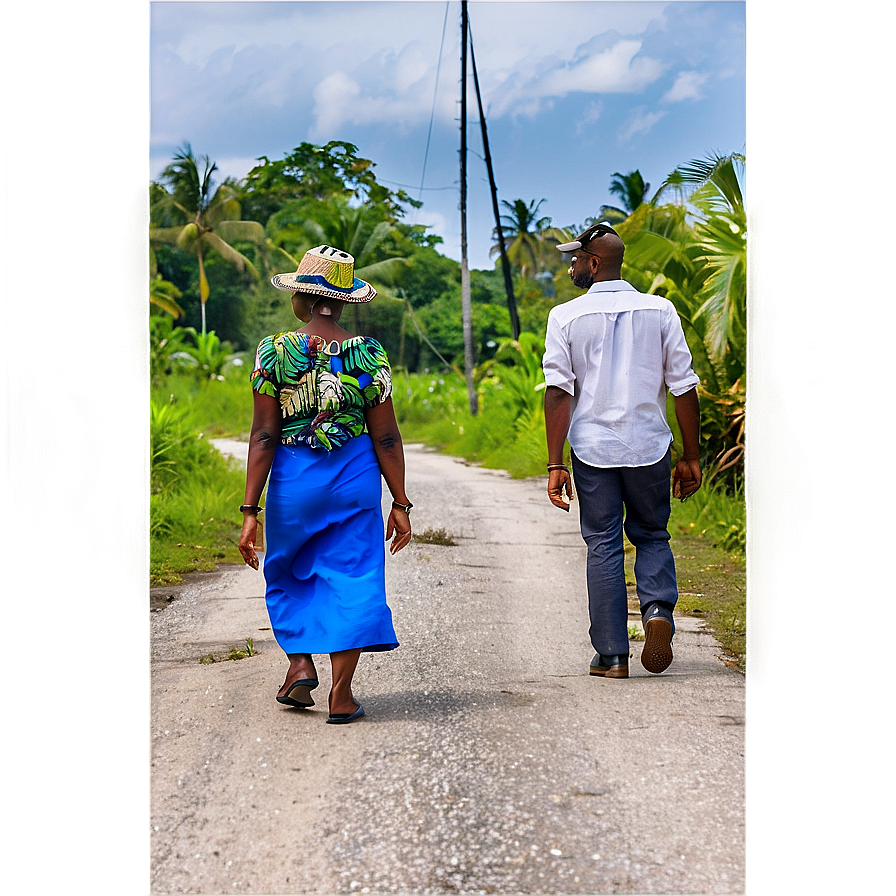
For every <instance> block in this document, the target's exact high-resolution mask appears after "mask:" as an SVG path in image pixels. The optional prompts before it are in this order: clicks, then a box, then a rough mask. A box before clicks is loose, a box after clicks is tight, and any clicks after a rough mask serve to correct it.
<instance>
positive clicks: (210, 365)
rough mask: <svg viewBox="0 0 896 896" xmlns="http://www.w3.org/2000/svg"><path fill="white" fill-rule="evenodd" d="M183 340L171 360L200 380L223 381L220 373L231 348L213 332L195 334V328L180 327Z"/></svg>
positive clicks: (229, 355)
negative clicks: (177, 362) (188, 340)
mask: <svg viewBox="0 0 896 896" xmlns="http://www.w3.org/2000/svg"><path fill="white" fill-rule="evenodd" d="M181 332H182V333H183V335H184V337H189V338H190V339H191V340H192V343H191V342H187V341H186V339H184V340H183V341H182V343H181V346H182V347H181V349H180V351H178V352H175V353H174V354H173V355H171V358H172V359H173V360H177V361H180V362H181V363H182V364H183V365H184V366H185V367H186V368H187V369H188V370H189V371H191V372H192V373H194V374H195V375H196V376H198V377H199V378H200V379H223V376H222V371H223V370H224V367H225V365H226V364H227V362H228V361H229V360H230V359H231V356H232V352H231V348H232V346H231V345H230V344H229V343H227V342H222V341H221V340H220V339H219V338H218V335H217V333H215V331H214V330H209V331H208V332H207V333H197V332H196V329H195V327H182V328H181Z"/></svg>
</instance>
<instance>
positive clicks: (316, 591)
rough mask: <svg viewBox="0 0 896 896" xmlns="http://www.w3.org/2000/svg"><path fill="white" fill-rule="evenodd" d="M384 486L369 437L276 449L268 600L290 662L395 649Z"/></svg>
mask: <svg viewBox="0 0 896 896" xmlns="http://www.w3.org/2000/svg"><path fill="white" fill-rule="evenodd" d="M382 495H383V486H382V479H381V474H380V468H379V464H378V463H377V459H376V454H375V453H374V450H373V443H372V442H371V440H370V436H368V435H366V434H364V435H360V436H356V437H355V438H353V439H349V441H348V442H346V443H345V444H344V445H343V446H342V447H341V448H336V449H335V450H333V451H323V450H320V449H314V448H308V447H305V446H296V447H294V446H289V445H278V446H277V450H276V453H275V455H274V462H273V465H272V467H271V475H270V478H269V480H268V491H267V499H266V502H265V509H264V515H265V548H266V550H265V558H264V577H265V581H266V583H267V588H266V590H265V601H266V603H267V608H268V615H269V616H270V619H271V627H272V628H273V630H274V636H275V637H276V639H277V643H278V644H279V645H280V647H282V648H283V650H284V651H285V652H286V653H335V652H337V651H339V650H351V649H355V648H359V647H360V648H361V649H362V650H366V651H377V650H392V649H393V648H395V647H397V646H398V641H397V640H396V638H395V629H394V628H393V626H392V611H391V610H390V609H389V607H388V605H387V604H386V576H385V563H386V545H385V537H384V535H385V533H384V527H383V513H382V506H381V502H382Z"/></svg>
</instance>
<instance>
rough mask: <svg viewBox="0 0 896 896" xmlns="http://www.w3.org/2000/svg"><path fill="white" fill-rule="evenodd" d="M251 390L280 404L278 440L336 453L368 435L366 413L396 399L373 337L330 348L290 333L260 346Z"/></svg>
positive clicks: (385, 362) (267, 339) (323, 342)
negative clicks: (388, 399)
mask: <svg viewBox="0 0 896 896" xmlns="http://www.w3.org/2000/svg"><path fill="white" fill-rule="evenodd" d="M251 382H252V388H253V389H255V391H257V392H260V393H261V394H262V395H270V396H272V397H274V398H276V399H277V400H278V401H279V402H280V410H281V413H282V415H283V423H282V428H281V434H280V440H281V442H282V443H283V444H284V445H308V446H310V447H311V448H318V449H324V450H326V451H332V450H333V449H335V448H339V447H340V446H341V445H344V444H345V443H346V442H347V441H348V440H349V439H351V438H354V437H355V436H358V435H360V434H361V433H363V432H364V412H365V411H366V410H367V409H368V408H372V407H375V406H376V405H378V404H382V402H384V401H385V400H386V399H387V398H388V397H389V396H390V395H391V394H392V372H391V369H390V367H389V359H388V357H387V356H386V350H385V349H384V348H383V346H382V345H381V344H380V343H379V342H378V341H377V340H376V339H373V338H371V337H369V336H354V337H352V338H351V339H346V340H345V341H344V342H341V343H340V342H337V341H335V340H334V341H332V342H329V343H328V342H327V341H326V340H325V339H322V338H321V337H320V336H312V335H309V334H307V333H297V332H287V333H278V334H277V335H275V336H266V337H265V338H264V339H262V340H261V342H260V343H259V345H258V351H257V352H256V355H255V367H254V369H253V371H252V376H251Z"/></svg>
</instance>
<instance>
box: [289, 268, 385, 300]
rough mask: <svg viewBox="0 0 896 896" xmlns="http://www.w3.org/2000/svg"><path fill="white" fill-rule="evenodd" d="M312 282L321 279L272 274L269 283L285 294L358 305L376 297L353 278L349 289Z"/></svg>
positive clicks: (361, 281) (364, 281)
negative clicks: (309, 294) (292, 293)
mask: <svg viewBox="0 0 896 896" xmlns="http://www.w3.org/2000/svg"><path fill="white" fill-rule="evenodd" d="M313 280H318V281H323V278H321V277H317V278H313V279H312V278H310V277H308V276H307V275H306V276H304V277H302V278H301V279H300V277H299V275H298V274H296V273H292V274H274V276H273V277H271V283H272V284H273V285H274V286H276V287H277V289H283V290H286V291H287V292H296V290H298V291H300V292H307V293H312V294H313V295H316V296H326V297H327V298H329V299H340V300H341V301H343V302H351V303H360V302H369V301H371V299H373V297H374V296H375V295H376V290H375V289H374V288H373V287H372V286H371V285H370V284H369V283H368V282H367V281H366V280H361V279H360V278H358V277H355V282H354V283H353V284H352V286H351V288H350V289H339V288H338V287H335V286H332V285H331V284H328V283H326V281H323V282H313Z"/></svg>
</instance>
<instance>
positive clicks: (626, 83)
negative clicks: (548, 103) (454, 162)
mask: <svg viewBox="0 0 896 896" xmlns="http://www.w3.org/2000/svg"><path fill="white" fill-rule="evenodd" d="M640 49H641V42H640V41H637V40H618V41H616V43H614V44H613V45H612V46H611V47H607V48H606V49H603V50H600V51H599V52H589V51H588V50H587V49H584V48H582V47H580V48H579V49H578V50H577V51H576V53H575V55H574V57H573V59H572V61H569V62H567V61H563V60H557V59H556V57H554V58H553V59H542V60H540V65H538V66H533V65H528V64H527V65H520V66H519V67H518V71H517V77H515V78H511V79H508V80H507V81H506V82H505V84H504V85H503V88H502V87H499V88H498V89H497V90H496V97H495V100H494V101H493V104H492V114H493V115H496V116H500V115H502V114H507V113H508V112H510V113H518V112H519V111H520V109H521V108H523V107H525V106H526V105H531V104H532V102H533V100H535V99H543V98H548V97H551V98H560V97H564V96H566V95H567V94H569V93H574V92H581V93H592V94H595V93H637V92H638V91H640V90H643V89H644V88H645V87H647V86H648V85H649V84H651V83H653V82H654V81H656V80H657V79H658V78H659V77H660V76H661V75H662V73H663V70H664V65H663V63H662V62H660V60H658V59H653V58H651V57H647V56H642V57H638V52H639V51H640ZM523 71H525V72H531V74H530V75H529V76H523V75H522V74H520V72H523Z"/></svg>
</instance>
